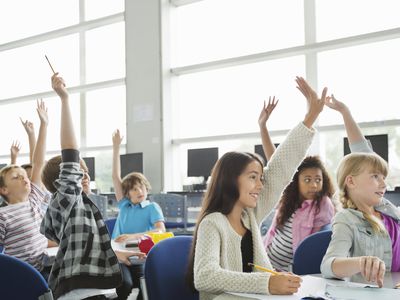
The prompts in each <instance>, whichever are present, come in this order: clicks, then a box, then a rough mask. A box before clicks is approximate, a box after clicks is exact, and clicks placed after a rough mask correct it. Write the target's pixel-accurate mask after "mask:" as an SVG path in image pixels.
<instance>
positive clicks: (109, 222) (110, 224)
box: [104, 218, 117, 236]
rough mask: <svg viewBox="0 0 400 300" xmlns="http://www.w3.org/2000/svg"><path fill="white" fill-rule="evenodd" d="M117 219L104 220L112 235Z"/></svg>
mask: <svg viewBox="0 0 400 300" xmlns="http://www.w3.org/2000/svg"><path fill="white" fill-rule="evenodd" d="M115 221H117V218H112V219H108V220H104V223H106V226H107V229H108V232H109V233H110V236H111V235H112V233H113V230H114V226H115Z"/></svg>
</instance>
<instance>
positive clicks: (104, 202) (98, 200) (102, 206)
mask: <svg viewBox="0 0 400 300" xmlns="http://www.w3.org/2000/svg"><path fill="white" fill-rule="evenodd" d="M88 197H89V199H90V200H92V201H93V203H94V204H95V205H96V206H97V208H98V209H99V210H100V213H101V215H102V216H103V219H106V218H107V207H108V199H107V197H106V196H102V195H96V194H90V195H89V196H88Z"/></svg>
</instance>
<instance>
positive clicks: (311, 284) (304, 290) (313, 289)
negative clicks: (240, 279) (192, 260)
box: [215, 272, 400, 300]
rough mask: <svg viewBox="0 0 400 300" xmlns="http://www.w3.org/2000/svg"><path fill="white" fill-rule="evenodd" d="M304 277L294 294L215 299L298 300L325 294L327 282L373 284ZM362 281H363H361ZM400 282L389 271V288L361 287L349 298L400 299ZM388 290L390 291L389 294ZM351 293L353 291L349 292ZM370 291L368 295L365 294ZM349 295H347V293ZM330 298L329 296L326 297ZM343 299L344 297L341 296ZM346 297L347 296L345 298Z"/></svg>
mask: <svg viewBox="0 0 400 300" xmlns="http://www.w3.org/2000/svg"><path fill="white" fill-rule="evenodd" d="M301 277H302V278H303V282H302V285H301V287H300V289H299V291H298V292H297V293H296V294H294V295H289V296H286V295H282V296H278V295H259V294H245V293H223V294H221V295H219V296H217V297H216V298H215V300H228V299H232V300H233V299H237V300H244V299H266V300H278V299H279V300H295V299H296V300H298V299H300V298H302V297H306V296H310V295H314V296H315V295H319V296H320V295H321V294H322V295H324V292H325V289H326V286H327V284H330V285H333V286H335V287H343V288H350V289H351V288H353V287H354V288H355V289H359V288H363V287H365V286H366V285H370V286H372V284H368V283H365V282H364V281H363V280H362V278H361V277H358V276H356V277H355V278H352V280H353V279H354V280H355V281H351V282H350V281H348V280H347V281H344V280H335V279H325V278H322V277H321V275H320V274H315V275H305V276H301ZM360 281H361V282H362V283H360ZM398 282H400V272H397V273H387V274H385V279H384V287H386V288H388V289H386V290H385V289H371V290H367V289H359V290H361V291H362V292H363V293H364V294H363V295H362V296H356V295H350V294H349V295H348V296H349V299H350V298H351V299H360V300H368V299H374V300H394V299H400V290H395V289H393V286H394V285H395V284H396V283H398ZM386 292H389V293H390V295H388V294H387V293H386ZM349 293H351V292H349ZM366 293H368V295H365V294H366ZM393 294H394V296H393ZM346 296H347V295H346ZM326 299H329V298H326ZM341 299H343V298H341ZM344 299H346V298H344Z"/></svg>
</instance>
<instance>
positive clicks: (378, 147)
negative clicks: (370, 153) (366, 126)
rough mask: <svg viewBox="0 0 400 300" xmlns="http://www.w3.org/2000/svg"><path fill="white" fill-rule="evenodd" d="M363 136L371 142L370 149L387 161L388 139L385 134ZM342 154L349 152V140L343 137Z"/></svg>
mask: <svg viewBox="0 0 400 300" xmlns="http://www.w3.org/2000/svg"><path fill="white" fill-rule="evenodd" d="M365 138H366V139H367V140H369V141H370V142H371V145H372V149H373V150H374V152H375V153H376V154H378V155H379V156H380V157H382V158H383V159H384V160H386V161H387V162H389V141H388V135H387V134H376V135H366V136H365ZM343 151H344V155H347V154H349V153H350V147H349V141H348V139H347V138H346V137H345V138H344V141H343Z"/></svg>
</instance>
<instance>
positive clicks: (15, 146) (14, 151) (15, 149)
mask: <svg viewBox="0 0 400 300" xmlns="http://www.w3.org/2000/svg"><path fill="white" fill-rule="evenodd" d="M19 150H21V144H20V143H19V142H18V141H13V142H12V144H11V148H10V156H11V164H12V165H15V164H17V157H18V154H19Z"/></svg>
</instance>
